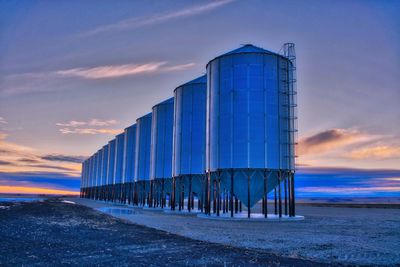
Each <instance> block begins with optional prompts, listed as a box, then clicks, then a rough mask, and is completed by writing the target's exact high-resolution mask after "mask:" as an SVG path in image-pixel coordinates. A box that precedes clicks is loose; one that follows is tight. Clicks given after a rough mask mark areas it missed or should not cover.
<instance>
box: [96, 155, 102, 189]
mask: <svg viewBox="0 0 400 267" xmlns="http://www.w3.org/2000/svg"><path fill="white" fill-rule="evenodd" d="M102 164H103V149H102V148H101V149H100V150H99V151H97V179H96V180H97V186H102V182H103V181H102V177H101V174H102V171H103V165H102Z"/></svg>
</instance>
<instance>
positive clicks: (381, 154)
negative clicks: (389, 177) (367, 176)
mask: <svg viewBox="0 0 400 267" xmlns="http://www.w3.org/2000/svg"><path fill="white" fill-rule="evenodd" d="M350 158H352V159H356V160H360V159H378V160H380V159H394V158H398V159H400V147H399V146H386V145H379V146H372V147H366V148H361V149H356V150H354V151H352V152H351V153H350Z"/></svg>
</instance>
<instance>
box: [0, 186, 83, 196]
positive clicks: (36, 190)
mask: <svg viewBox="0 0 400 267" xmlns="http://www.w3.org/2000/svg"><path fill="white" fill-rule="evenodd" d="M0 193H3V194H44V195H78V194H79V191H78V190H74V191H72V190H60V189H52V188H42V187H24V186H7V185H5V186H0Z"/></svg>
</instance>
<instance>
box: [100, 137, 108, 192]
mask: <svg viewBox="0 0 400 267" xmlns="http://www.w3.org/2000/svg"><path fill="white" fill-rule="evenodd" d="M101 151H102V161H101V168H102V170H101V181H102V182H101V197H100V199H101V200H106V192H107V164H108V145H105V146H103V148H102V149H101Z"/></svg>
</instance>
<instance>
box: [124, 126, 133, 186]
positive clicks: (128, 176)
mask: <svg viewBox="0 0 400 267" xmlns="http://www.w3.org/2000/svg"><path fill="white" fill-rule="evenodd" d="M124 144H125V148H124V163H123V177H124V182H125V183H132V182H134V176H135V148H136V124H134V125H131V126H130V127H128V128H126V129H125V143H124Z"/></svg>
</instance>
